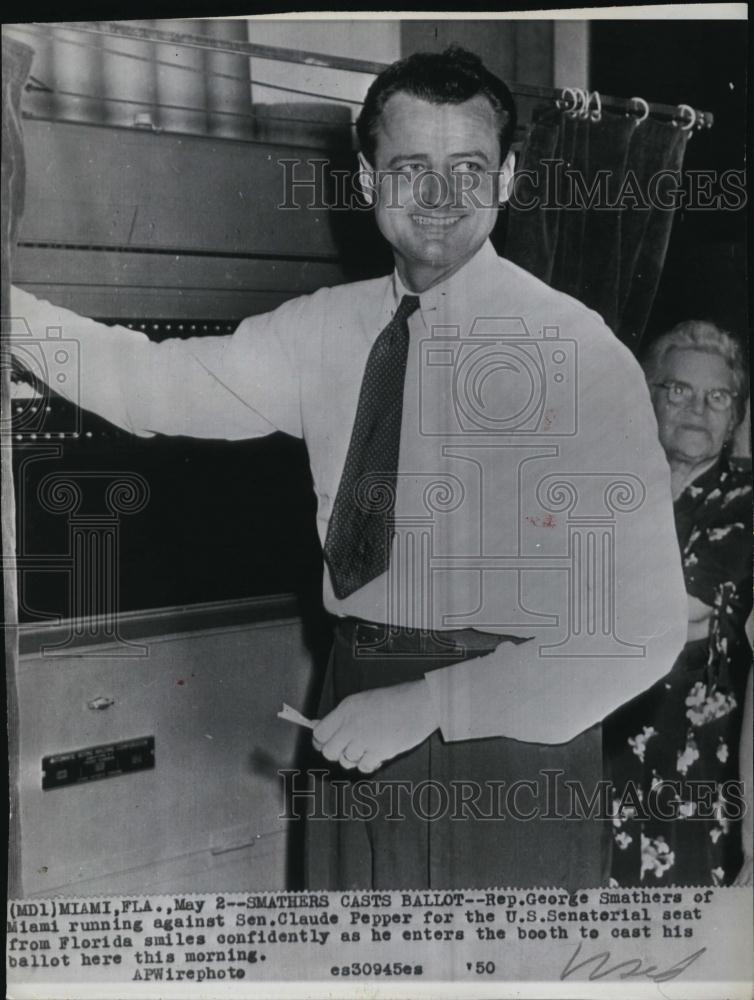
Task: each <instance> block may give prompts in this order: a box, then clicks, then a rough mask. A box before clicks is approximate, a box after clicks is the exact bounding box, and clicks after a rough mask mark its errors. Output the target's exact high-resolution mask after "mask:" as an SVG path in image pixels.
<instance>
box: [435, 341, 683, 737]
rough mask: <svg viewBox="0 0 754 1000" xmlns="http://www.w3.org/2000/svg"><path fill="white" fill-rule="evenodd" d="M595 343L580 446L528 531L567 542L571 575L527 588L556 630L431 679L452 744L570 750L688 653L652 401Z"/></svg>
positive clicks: (589, 348)
mask: <svg viewBox="0 0 754 1000" xmlns="http://www.w3.org/2000/svg"><path fill="white" fill-rule="evenodd" d="M597 333H598V334H599V335H596V336H586V337H583V338H582V339H581V340H580V342H579V351H580V354H579V363H578V369H577V370H578V392H577V404H578V430H577V433H576V434H575V435H574V436H573V437H572V438H570V439H568V440H566V441H563V442H561V443H559V444H558V446H557V457H556V458H553V459H552V462H553V467H552V468H554V471H552V472H551V471H550V470H548V473H547V474H540V476H541V478H540V481H539V482H538V484H537V487H536V489H532V490H531V491H530V492H531V495H532V496H533V497H539V498H540V500H543V499H544V500H545V501H547V499H548V496H549V501H551V502H550V504H549V509H547V508H545V509H541V510H539V511H537V509H536V507H531V506H530V507H528V508H525V513H526V514H527V516H526V517H523V516H522V525H521V526H520V530H521V532H522V533H525V532H526V531H527V530H528V532H529V536H530V537H531V538H534V537H536V532H537V531H540V535H539V537H540V538H541V539H542V540H543V541H542V542H541V543H536V542H530V543H529V544H532V545H537V544H541V545H542V546H545V545H546V544H547V543H548V542H550V544H551V545H552V542H551V539H552V538H553V536H554V535H555V533H556V531H560V532H561V534H560V541H559V544H560V546H561V552H564V553H566V555H567V556H569V557H570V558H568V559H567V560H566V562H567V567H566V568H565V569H558V568H553V567H556V566H558V565H560V563H559V562H558V561H557V560H554V561H553V565H552V566H551V567H550V569H549V570H543V571H539V572H534V573H526V574H523V573H522V578H523V577H526V586H525V587H524V586H523V584H522V585H521V586H522V588H523V589H522V591H521V593H524V594H525V606H526V607H527V608H528V609H533V610H536V611H538V612H540V613H541V614H543V615H545V614H549V616H550V622H555V623H556V624H555V626H554V628H553V626H552V624H550V625H548V627H544V626H543V627H534V628H532V629H531V631H530V632H529V636H530V638H529V641H527V642H523V643H520V644H518V645H514V644H512V643H502V644H501V645H500V646H499V647H498V648H497V649H496V650H495V651H494V652H493V653H491V654H489V655H486V656H483V657H479V658H477V659H474V660H469V661H465V662H463V663H459V664H456V665H454V666H450V667H445V668H442V669H438V670H433V671H431V672H428V673H427V674H426V675H425V677H426V680H427V683H428V686H429V690H430V697H431V699H432V703H433V707H434V709H435V712H436V716H437V718H438V721H439V725H440V729H441V732H442V735H443V737H444V738H445V739H446V740H451V741H452V740H463V739H473V738H481V737H491V736H506V737H510V738H513V739H516V740H522V741H525V742H533V743H543V744H556V743H564V742H567V741H569V740H571V739H573V738H574V737H575V736H577V735H578V734H579V733H581V732H582V731H584V730H585V729H587V728H589V727H590V726H592V725H594V724H596V723H598V722H600V721H601V720H602V719H603V718H604V717H605V716H607V715H608V714H610V713H611V712H612V711H614V710H615V709H616V708H618V707H619V706H620V705H621V704H623V703H624V702H626V701H628V700H630V699H631V698H633V697H634V696H635V695H637V694H639V693H640V692H641V691H643V690H645V689H646V688H648V687H650V686H651V685H652V684H653V683H654V682H655V681H657V680H658V679H659V678H661V677H662V676H663V675H664V674H666V673H667V672H668V671H669V670H670V669H671V667H672V665H673V663H674V661H675V659H676V657H677V656H678V653H679V652H680V650H681V649H682V647H683V644H684V641H685V638H686V628H687V602H686V594H685V589H684V581H683V574H682V571H681V559H680V552H679V548H678V543H677V540H676V534H675V528H674V522H673V508H672V500H671V492H670V474H669V468H668V464H667V461H666V459H665V455H664V453H663V451H662V449H661V447H660V445H659V443H658V437H657V424H656V421H655V417H654V412H653V410H652V406H651V401H650V398H649V393H648V390H647V387H646V383H645V380H644V376H643V373H642V372H641V369H640V368H639V366H638V364H637V363H636V361H635V360H634V358H633V356H632V355H631V354H630V352H629V351H628V350H627V349H626V348H625V347H623V345H621V344H620V343H619V342H618V341H617V340H616V339H615V338H614V337H613V336H612V334H610V333H609V331H607V330H606V328H604V327H602V328H601V330H599V331H597ZM553 450H555V449H553ZM533 502H534V501H532V503H533ZM553 509H555V510H556V513H552V511H553ZM532 510H533V511H534V514H531V513H530V512H531V511H532ZM501 516H504V512H502V513H501ZM524 522H525V523H524ZM546 537H547V541H545V538H546ZM538 551H539V550H538ZM561 561H562V559H561ZM522 604H523V602H522Z"/></svg>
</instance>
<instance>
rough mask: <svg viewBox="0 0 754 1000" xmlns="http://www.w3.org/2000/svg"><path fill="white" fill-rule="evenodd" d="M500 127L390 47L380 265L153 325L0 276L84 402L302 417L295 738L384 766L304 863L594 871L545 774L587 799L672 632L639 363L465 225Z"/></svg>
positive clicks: (245, 427) (220, 421) (368, 875)
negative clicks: (319, 561) (195, 318)
mask: <svg viewBox="0 0 754 1000" xmlns="http://www.w3.org/2000/svg"><path fill="white" fill-rule="evenodd" d="M514 128H515V108H514V106H513V102H512V99H511V97H510V94H509V93H508V91H507V88H506V87H505V85H504V84H502V82H501V81H499V80H497V78H495V77H494V76H492V75H491V74H490V73H489V72H488V71H487V70H486V69H485V68H484V67H483V66H482V64H481V63H480V62H479V60H477V59H476V57H474V56H472V55H470V54H469V53H464V52H463V51H462V50H457V49H454V50H448V51H447V52H446V53H443V54H441V55H440V54H438V55H427V54H419V55H416V56H412V57H410V58H409V59H407V60H404V61H402V62H401V63H397V64H394V65H393V66H392V67H390V68H388V69H387V70H386V71H385V72H384V73H382V74H381V75H380V76H379V77H378V78H377V80H376V81H375V82H374V84H373V85H372V87H371V88H370V92H369V94H368V96H367V99H366V102H365V105H364V109H363V111H362V114H361V117H360V120H359V123H358V131H359V138H360V142H361V146H362V154H361V168H362V173H361V182H362V186H363V190H364V192H365V195H366V197H367V198H368V199H370V201H371V202H372V204H373V205H374V208H375V212H376V218H377V222H378V225H379V227H380V230H381V231H382V233H383V235H384V236H385V238H386V239H387V240H388V242H389V243H390V245H391V247H392V250H393V255H394V259H395V272H394V274H393V275H392V276H391V277H388V278H380V279H376V280H374V281H366V282H359V283H356V284H351V285H344V286H340V287H335V288H323V289H320V290H319V291H318V292H316V293H314V294H313V295H311V296H305V297H302V298H299V299H295V300H293V301H290V302H287V303H285V304H284V305H282V306H281V307H279V308H278V309H276V310H275V311H273V312H271V313H267V314H264V315H261V316H254V317H251V318H249V319H246V320H244V321H243V322H242V323H241V324H240V326H239V327H238V329H237V331H236V332H235V333H234V334H233V335H232V336H229V337H206V338H192V339H189V340H172V341H164V342H162V343H160V344H156V343H152V342H150V341H149V340H148V339H147V338H146V337H145V336H143V335H141V334H138V333H135V332H132V331H129V330H125V329H123V328H119V327H112V328H105V327H103V326H102V325H100V324H97V323H95V322H93V321H91V320H86V319H82V318H81V317H78V316H76V315H75V314H73V313H70V312H68V311H66V310H63V309H58V308H57V307H54V306H50V305H49V304H46V303H39V302H38V301H37V300H36V299H34V298H33V297H31V296H28V295H26V294H25V293H23V292H17V291H14V298H13V302H12V306H13V315H14V316H22V317H24V318H25V319H26V320H27V322H28V323H29V324H30V327H31V329H32V331H33V332H34V333H41V332H42V331H43V330H44V327H45V326H51V325H56V326H62V327H63V329H64V330H65V331H66V336H71V337H75V338H76V339H77V340H78V341H79V345H80V348H79V350H80V380H79V381H80V402H81V405H82V406H84V407H86V408H88V409H91V410H93V411H95V412H97V413H99V414H101V415H102V416H104V417H105V418H107V419H108V420H110V421H111V422H113V423H115V424H117V425H118V426H120V427H123V428H126V429H127V430H130V431H132V432H133V433H135V434H139V435H143V436H149V435H153V434H156V433H162V434H188V435H195V436H198V437H213V438H217V437H224V438H228V439H238V438H246V437H255V436H260V435H264V434H267V433H270V432H272V431H274V430H282V431H285V432H288V433H290V434H293V435H296V436H300V437H301V436H302V437H304V438H305V440H306V442H307V445H308V449H309V455H310V461H311V466H312V473H313V479H314V487H315V491H316V494H317V502H318V513H317V523H318V530H319V533H320V538H321V540H322V542H323V545H324V550H325V557H326V562H327V568H326V571H325V579H324V602H325V606H326V608H327V609H328V610H329V611H330V612H332V613H333V614H334V615H335V616H337V618H338V626H337V628H336V643H335V650H334V653H333V657H332V658H331V664H330V670H329V674H328V678H327V680H326V683H325V692H324V694H323V701H322V717H321V719H320V721H319V723H318V724H317V726H316V727H315V729H314V733H313V742H314V746H315V748H316V749H317V750H320V751H321V752H322V754H323V755H324V757H325V758H326V759H327V760H329V761H332V762H337V763H338V764H339V765H340V767H341V768H343V769H345V770H352V771H359V772H362V773H368V774H371V773H373V772H376V773H375V778H374V781H375V782H382V786H381V789H382V790H381V791H380V788H379V787H378V785H377V784H370V785H368V786H364V787H365V788H369V789H371V790H372V792H375V794H376V795H377V798H378V801H379V803H380V805H379V808H378V809H377V811H376V815H372V814H371V813H370V814H369V815H368V817H367V818H366V819H364V818H363V814H357V815H353V816H350V818H348V819H342V820H337V819H331V820H329V821H328V822H327V823H321V822H320V823H318V822H316V821H313V822H312V823H311V824H310V827H311V837H310V847H311V849H310V852H309V873H310V875H309V880H310V885H311V887H320V886H321V887H326V888H344V887H351V886H352V887H359V888H369V887H374V888H380V887H391V886H400V885H404V886H411V887H415V888H420V887H422V886H432V887H439V886H448V885H456V886H463V887H470V886H484V885H490V884H498V885H531V884H539V885H554V884H571V885H576V884H579V883H580V884H582V885H592V884H596V883H597V882H599V881H600V879H601V877H602V875H601V865H600V857H599V852H600V825H599V823H598V821H597V820H596V819H594V818H592V819H590V820H589V819H587V820H584V819H583V818H582V819H581V821H579V818H578V816H576V814H575V813H574V815H572V816H571V817H570V819H569V818H568V815H569V809H568V804H567V803H566V804H565V806H564V800H562V799H561V798H559V797H558V796H556V799H557V803H555V800H553V799H552V798H547V795H549V794H550V792H551V791H552V788H553V785H552V782H553V781H554V780H555V779H554V778H553V774H554V772H555V771H561V772H564V776H565V778H567V779H568V780H571V781H573V782H574V783H576V784H578V785H579V787H580V788H581V789H582V791H583V794H584V795H585V796H586V798H587V799H589V798H591V796H592V795H593V793H594V790H595V787H596V783H597V782H598V781H599V778H600V777H601V759H600V738H599V723H600V721H601V720H602V718H604V716H605V715H607V714H608V713H610V712H611V711H612V710H613V709H615V708H617V707H618V706H619V705H620V704H622V703H623V702H625V701H626V700H628V699H630V698H631V697H633V696H634V695H636V694H638V693H639V692H640V691H642V690H644V689H645V688H647V687H648V686H650V685H651V684H652V683H653V682H655V681H656V680H657V679H658V678H659V677H661V676H663V675H664V674H665V673H666V672H667V671H668V670H669V669H670V667H671V666H672V664H673V662H674V660H675V657H676V655H677V653H678V652H679V651H680V649H681V647H682V645H683V642H684V639H685V630H686V602H685V593H684V587H683V578H682V574H681V569H680V557H679V554H678V551H677V545H676V540H675V532H674V527H673V515H672V506H671V501H670V490H669V476H668V470H667V463H666V461H665V458H664V455H663V453H662V451H661V449H660V447H659V444H658V442H657V435H656V426H655V422H654V417H653V414H652V409H651V405H650V402H649V396H648V393H647V390H646V386H645V383H644V379H643V376H642V373H641V371H640V369H639V367H638V365H637V364H636V362H635V361H634V359H633V357H632V356H631V354H630V353H629V351H628V350H627V349H626V348H624V347H623V346H622V345H621V344H620V343H619V342H618V341H617V340H616V339H615V337H614V336H613V335H612V334H611V332H610V331H609V330H608V329H607V328H606V327H605V325H604V323H603V322H602V321H601V319H600V318H599V316H597V315H596V314H595V313H593V312H591V311H589V310H587V309H586V308H585V307H584V306H582V305H581V304H580V303H578V302H576V301H575V300H573V299H571V298H569V297H568V296H565V295H562V294H560V293H557V292H555V291H553V290H552V289H550V288H549V287H547V286H546V285H544V284H542V283H541V282H540V281H538V280H537V279H535V278H534V277H532V276H531V275H529V274H528V273H527V272H524V271H522V270H521V269H519V268H517V267H515V266H514V265H512V264H510V263H509V262H507V261H505V260H503V259H501V258H498V257H497V255H496V253H495V251H494V250H493V248H492V245H491V244H490V242H489V234H490V232H491V230H492V227H493V225H494V223H495V218H496V210H497V207H498V205H499V204H501V203H504V201H505V200H506V199H507V197H508V190H509V185H510V181H511V177H512V173H513V159H512V155H511V154H510V152H509V145H510V140H511V138H512V135H513V131H514ZM385 337H387V338H388V339H387V340H386V339H385ZM40 339H41V340H42V341H43V340H44V338H43V337H42V338H40ZM385 345H387V346H385ZM396 345H398V346H396ZM401 345H402V346H401ZM389 351H395V352H397V353H395V354H394V355H391V354H390V353H389ZM380 352H382V356H381V360H380V359H379V358H377V357H376V355H377V354H379V353H380ZM401 352H403V353H402V354H401ZM393 357H394V358H395V360H394V361H393V360H391V358H393ZM380 366H381V367H380ZM396 386H399V388H400V390H401V395H400V396H396ZM383 400H384V401H385V412H384V413H379V412H374V411H375V403H376V404H377V409H378V410H379V404H380V401H383ZM396 401H397V402H396ZM396 406H397V408H398V415H397V422H396V421H395V419H394V412H393V411H395V409H396ZM370 407H371V410H370ZM391 413H392V414H393V415H392V416H391ZM391 422H392V424H391ZM388 425H391V426H393V431H391V432H390V433H393V432H394V433H395V435H398V436H396V438H395V441H394V443H391V442H390V440H389V438H390V433H388V431H389V426H388ZM364 456H367V457H366V458H365V457H364ZM391 456H392V457H391ZM398 456H399V457H398ZM396 458H397V464H396V462H395V459H396ZM374 518H377V520H374ZM375 525H376V528H375ZM354 526H356V527H355V529H354ZM380 533H382V534H380ZM380 537H382V539H383V542H384V552H381V548H380V543H379V538H380ZM365 539H368V544H366V545H363V544H362V542H363V541H364V540H365ZM375 539H377V541H375ZM357 550H358V551H357ZM365 550H366V553H365ZM341 777H343V775H341ZM390 782H393V783H394V784H395V786H396V787H397V785H398V784H400V783H404V786H403V787H404V788H405V787H406V785H405V783H408V786H410V787H413V788H416V786H417V785H421V784H422V783H425V784H424V787H426V788H430V787H433V788H434V790H435V792H437V791H438V790H440V789H447V788H453V790H454V791H457V790H458V789H459V788H460V789H463V791H462V792H461V794H462V796H466V797H467V798H468V796H469V795H471V796H472V797H473V795H474V787H475V784H474V783H476V784H477V785H478V786H480V787H481V786H482V785H484V788H485V791H488V790H489V789H492V788H493V787H494V784H495V782H498V783H501V782H502V783H503V784H504V785H505V786H506V787H509V786H510V785H511V783H516V784H517V787H516V791H515V794H514V795H513V797H512V798H511V799H510V800H508V799H506V800H505V804H506V809H504V810H503V812H506V811H507V814H506V815H505V816H503V815H502V814H498V813H499V810H498V811H497V812H496V813H495V817H494V818H487V819H485V818H483V816H482V814H483V813H485V810H484V809H480V808H479V802H480V801H481V798H479V799H478V800H476V804H475V806H474V808H471V807H469V808H463V809H461V813H462V815H460V814H459V815H454V814H451V813H449V812H448V810H445V812H444V813H443V815H442V816H437V817H435V818H434V819H429V818H428V815H426V813H427V810H426V809H421V810H419V814H418V815H417V809H416V802H415V800H412V799H411V795H410V794H409V801H411V802H412V805H411V809H410V810H409V812H411V815H408V814H407V813H405V812H401V817H402V818H401V820H400V822H396V821H395V815H392V814H391V812H390V810H391V809H392V807H393V806H394V804H395V803H394V801H393V800H392V799H391V801H390V803H389V806H386V803H387V799H385V798H384V797H383V798H379V795H381V794H383V793H384V792H385V788H386V787H387V786H388V785H389V784H390ZM426 783H429V784H426ZM488 785H489V788H488ZM522 789H523V791H524V792H525V793H526V794H525V795H523V796H519V792H520V791H521V790H522ZM375 790H376V791H375ZM562 791H563V790H562V787H561V792H560V793H559V795H561V794H562ZM543 795H544V798H543V797H542V796H543ZM572 797H573V796H572V795H571V798H572ZM545 799H546V801H545ZM498 800H499V797H498ZM467 805H469V803H468V802H467ZM498 805H499V801H498ZM530 806H531V808H529V807H530ZM564 808H565V812H564V811H563V809H564ZM548 811H549V814H548ZM391 815H392V818H390V816H391Z"/></svg>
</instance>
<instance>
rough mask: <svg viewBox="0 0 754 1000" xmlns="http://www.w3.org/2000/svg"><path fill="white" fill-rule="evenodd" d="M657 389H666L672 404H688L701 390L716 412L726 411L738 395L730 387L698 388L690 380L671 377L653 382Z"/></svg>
mask: <svg viewBox="0 0 754 1000" xmlns="http://www.w3.org/2000/svg"><path fill="white" fill-rule="evenodd" d="M652 385H654V386H655V388H657V389H664V390H665V396H666V398H667V401H668V402H669V403H670V404H671V405H672V406H687V405H688V404H689V403H690V402H691V401H692V400H694V399H695V398H696V395H697V391H700V392H701V395H702V396H703V397H704V401H705V403H706V404H707V406H709V408H710V409H711V410H714V412H715V413H724V412H725V410H729V409H730V408H731V406H732V405H733V400H734V399H735V398H736V396H737V395H738V393H737V392H732V391H731V390H730V389H701V390H696V389H695V388H694V387H693V385H689V384H688V382H674V381H672V379H669V380H668V381H666V382H653V383H652Z"/></svg>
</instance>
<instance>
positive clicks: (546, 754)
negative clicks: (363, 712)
mask: <svg viewBox="0 0 754 1000" xmlns="http://www.w3.org/2000/svg"><path fill="white" fill-rule="evenodd" d="M501 641H505V640H501V639H500V637H498V636H490V635H484V634H481V633H478V632H471V631H468V632H453V633H437V634H435V635H433V634H432V633H422V632H418V631H415V630H412V631H407V630H396V631H391V632H388V633H386V632H385V630H384V627H383V626H377V625H368V624H366V623H359V622H356V621H354V620H351V619H346V620H344V621H343V622H341V623H340V624H339V626H338V627H337V629H336V635H335V642H334V646H333V650H332V653H331V656H330V663H329V666H328V670H327V676H326V680H325V687H324V691H323V694H322V700H321V704H320V717H321V716H323V715H324V714H326V712H328V711H329V710H330V709H331V708H333V707H334V706H335V705H336V704H338V703H339V702H340V701H341V700H342V699H343V698H345V697H346V696H347V695H349V694H352V693H354V692H357V691H365V690H370V689H373V688H379V687H384V686H387V685H392V684H398V683H402V682H404V681H410V680H416V679H419V678H421V677H423V676H424V674H425V673H427V672H428V671H430V670H436V669H440V668H442V667H445V666H450V665H452V664H453V663H458V662H461V661H462V660H469V659H473V658H475V657H477V656H481V655H484V654H485V653H488V652H491V651H492V650H493V649H494V648H495V647H496V646H498V645H499V644H500V642H501ZM502 669H504V667H503V668H502ZM533 669H536V666H533ZM326 764H327V762H326V761H325V762H324V763H323V767H324V766H325V765H326ZM354 775H355V772H353V771H343V770H341V769H340V768H338V767H337V765H333V766H332V767H331V769H330V773H329V775H328V776H327V777H326V778H324V779H323V780H321V781H320V783H319V788H318V791H319V795H320V799H319V801H318V804H317V808H316V809H313V810H312V812H313V816H312V818H310V819H308V820H307V828H306V875H307V885H308V888H310V889H329V890H337V889H370V888H371V889H392V888H411V889H422V888H484V887H487V886H508V887H527V886H541V887H548V886H560V887H565V888H568V889H575V888H578V887H593V886H597V885H601V884H602V883H603V868H604V865H603V860H602V855H603V850H602V843H603V839H604V829H605V824H604V823H603V822H600V820H599V818H598V817H597V815H595V816H594V817H593V818H583V816H582V817H581V818H579V817H578V816H577V815H573V816H572V817H571V818H567V817H568V816H569V813H573V812H574V795H573V792H572V791H569V790H568V789H567V788H566V787H565V786H564V784H563V782H564V781H565V780H566V779H568V780H570V781H572V782H577V783H579V784H580V786H581V787H582V788H583V789H584V791H585V792H586V794H587V797H590V796H591V795H592V794H593V792H594V789H595V787H596V783H597V782H598V781H599V780H600V779H601V778H602V755H601V733H600V727H599V726H595V727H593V728H592V729H589V730H587V731H586V732H585V733H583V734H581V735H580V736H578V737H577V738H576V739H575V740H572V741H571V742H570V743H568V744H561V745H558V746H551V745H547V746H545V745H541V744H534V743H522V742H519V741H517V740H510V739H506V738H502V737H501V738H493V739H478V740H464V741H459V742H454V743H446V742H445V741H444V740H443V739H442V737H441V736H440V734H439V732H435V733H433V734H432V735H431V736H430V737H429V738H428V739H426V740H425V741H424V742H423V743H422V744H420V745H419V746H418V747H416V748H415V749H414V750H411V751H409V752H408V753H406V754H402V755H400V756H399V757H396V758H394V759H393V760H392V761H389V762H388V763H386V764H385V765H384V766H383V767H382V768H380V770H379V771H377V772H375V774H374V775H370V776H369V777H365V776H361V777H360V776H358V774H356V775H355V776H354ZM576 811H578V810H576Z"/></svg>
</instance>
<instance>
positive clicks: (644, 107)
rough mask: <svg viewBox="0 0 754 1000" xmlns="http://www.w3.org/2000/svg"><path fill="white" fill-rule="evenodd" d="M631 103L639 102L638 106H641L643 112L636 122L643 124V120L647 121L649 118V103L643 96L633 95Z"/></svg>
mask: <svg viewBox="0 0 754 1000" xmlns="http://www.w3.org/2000/svg"><path fill="white" fill-rule="evenodd" d="M631 103H632V104H638V106H639V107H640V108H641V112H642V114H641V118H637V119H636V124H637V125H641V123H642V122H645V121H646V120H647V118H649V105H648V104H647V102H646V101H645V100H644V98H643V97H632V98H631Z"/></svg>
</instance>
